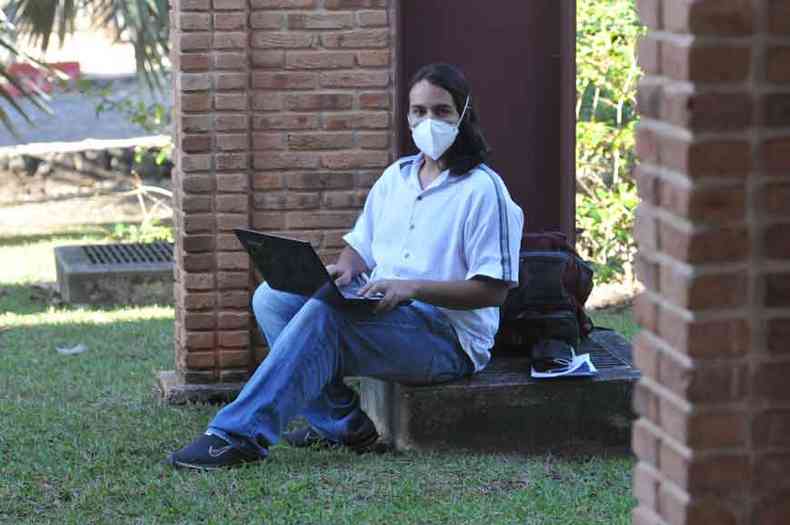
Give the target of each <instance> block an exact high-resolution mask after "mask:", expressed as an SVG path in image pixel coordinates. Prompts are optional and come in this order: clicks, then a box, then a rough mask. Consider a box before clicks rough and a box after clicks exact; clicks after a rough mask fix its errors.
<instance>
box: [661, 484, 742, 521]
mask: <svg viewBox="0 0 790 525" xmlns="http://www.w3.org/2000/svg"><path fill="white" fill-rule="evenodd" d="M658 498H659V502H658V506H659V508H660V509H661V515H662V517H663V518H664V519H665V520H666V521H665V522H662V523H669V524H671V525H676V524H677V525H713V524H716V525H737V523H738V521H737V517H736V514H735V512H734V509H732V508H728V506H729V505H730V504H729V503H727V502H726V501H723V500H722V499H719V498H699V497H694V498H689V497H688V496H687V495H686V494H684V493H682V492H680V491H678V490H677V489H674V488H672V487H670V486H669V485H666V484H664V485H662V486H661V488H660V489H659V495H658ZM736 508H737V506H736Z"/></svg>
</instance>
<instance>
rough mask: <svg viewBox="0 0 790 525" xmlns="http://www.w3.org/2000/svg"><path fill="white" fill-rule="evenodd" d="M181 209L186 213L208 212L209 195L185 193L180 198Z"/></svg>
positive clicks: (209, 205) (209, 204)
mask: <svg viewBox="0 0 790 525" xmlns="http://www.w3.org/2000/svg"><path fill="white" fill-rule="evenodd" d="M181 209H182V210H183V211H185V212H188V213H194V212H210V211H211V197H208V196H205V195H202V196H198V195H185V196H184V197H183V198H182V199H181Z"/></svg>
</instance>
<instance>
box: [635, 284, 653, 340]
mask: <svg viewBox="0 0 790 525" xmlns="http://www.w3.org/2000/svg"><path fill="white" fill-rule="evenodd" d="M658 311H659V307H658V303H656V302H655V300H653V299H652V298H651V297H650V296H649V295H648V294H647V293H640V294H638V295H637V296H636V297H635V298H634V321H635V322H636V323H637V324H638V325H639V326H641V327H642V328H644V329H645V330H649V331H651V332H653V333H658V319H659V315H658Z"/></svg>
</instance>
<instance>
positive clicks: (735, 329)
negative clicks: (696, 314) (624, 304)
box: [658, 308, 750, 358]
mask: <svg viewBox="0 0 790 525" xmlns="http://www.w3.org/2000/svg"><path fill="white" fill-rule="evenodd" d="M658 324H659V326H658V334H659V335H660V336H661V338H662V339H664V340H665V341H667V342H668V343H669V344H670V345H671V346H672V347H673V348H675V349H677V350H679V351H681V352H684V353H686V354H688V355H689V356H690V357H696V358H712V357H718V358H724V357H737V356H739V355H743V354H745V353H746V352H747V351H748V350H749V347H750V330H749V323H747V322H746V321H745V320H744V319H722V320H716V321H688V320H686V319H682V318H681V317H679V316H678V315H677V314H675V313H673V312H671V311H670V310H668V309H666V308H662V309H660V310H659V315H658Z"/></svg>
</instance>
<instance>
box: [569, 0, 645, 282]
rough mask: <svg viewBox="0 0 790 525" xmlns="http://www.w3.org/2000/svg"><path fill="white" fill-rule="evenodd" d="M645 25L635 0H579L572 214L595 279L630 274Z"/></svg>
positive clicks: (627, 275)
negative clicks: (639, 48)
mask: <svg viewBox="0 0 790 525" xmlns="http://www.w3.org/2000/svg"><path fill="white" fill-rule="evenodd" d="M644 32H645V29H644V27H643V26H642V25H641V23H640V22H639V18H638V16H637V13H636V7H635V3H634V0H589V1H585V2H578V4H577V28H576V61H577V74H576V117H577V126H576V180H577V188H578V190H577V195H576V207H577V208H576V216H577V224H578V227H579V228H581V229H582V231H581V233H580V235H579V236H578V247H579V250H580V252H581V253H582V255H584V256H585V257H586V258H588V259H590V260H591V261H592V262H593V264H594V265H595V266H596V268H597V270H598V271H597V273H596V281H597V282H599V283H601V282H611V281H621V280H623V279H626V278H629V277H630V276H631V265H632V261H633V256H634V253H635V251H636V246H635V244H634V241H633V238H632V233H631V230H632V228H633V216H634V209H635V207H636V204H637V202H638V199H637V196H636V188H635V184H634V181H633V177H632V174H631V172H632V170H633V166H634V163H635V160H636V159H635V156H634V130H635V127H636V122H637V120H638V115H637V113H636V86H637V82H638V80H639V77H640V75H641V72H640V71H639V68H638V67H637V64H636V55H635V49H636V42H637V40H638V38H639V36H641V35H642V34H643V33H644Z"/></svg>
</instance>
